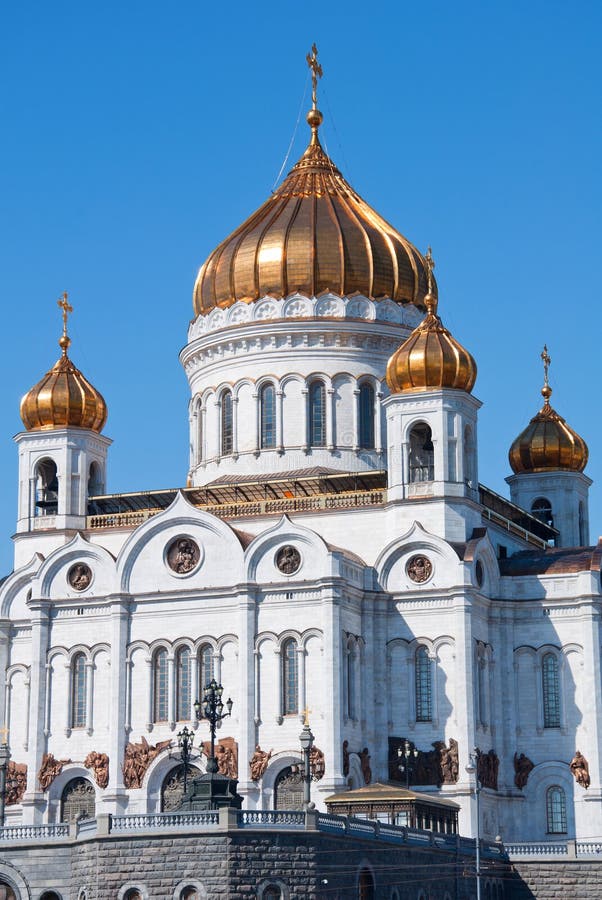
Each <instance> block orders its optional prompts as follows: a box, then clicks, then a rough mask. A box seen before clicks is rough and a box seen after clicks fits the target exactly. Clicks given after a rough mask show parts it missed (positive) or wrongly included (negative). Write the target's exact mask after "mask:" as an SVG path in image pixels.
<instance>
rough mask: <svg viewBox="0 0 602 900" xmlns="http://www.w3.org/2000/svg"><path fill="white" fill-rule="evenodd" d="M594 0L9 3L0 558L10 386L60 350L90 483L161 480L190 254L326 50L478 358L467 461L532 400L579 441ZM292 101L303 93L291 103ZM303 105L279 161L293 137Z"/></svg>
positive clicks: (363, 164) (329, 100)
mask: <svg viewBox="0 0 602 900" xmlns="http://www.w3.org/2000/svg"><path fill="white" fill-rule="evenodd" d="M601 19H602V14H601V10H600V4H599V3H596V2H593V0H592V2H582V3H574V4H567V3H562V4H561V3H558V2H545V3H544V2H540V0H534V2H531V3H528V4H526V3H524V2H520V3H519V2H516V0H511V2H504V3H501V2H498V3H477V2H472V3H462V2H460V3H454V4H452V3H449V2H438V3H437V2H435V3H433V2H423V3H420V4H416V3H412V4H410V3H408V4H404V3H398V2H389V3H372V4H366V3H361V4H360V3H354V2H346V3H342V2H341V3H324V4H310V5H308V4H305V5H303V4H299V3H288V2H284V0H281V2H270V3H248V2H247V3H229V4H223V5H221V6H218V5H217V4H207V3H204V2H201V0H197V2H189V0H180V2H177V3H171V4H167V3H157V2H153V0H145V2H144V3H143V2H120V3H115V2H111V0H107V2H104V3H102V4H100V3H98V4H88V3H81V2H80V3H75V2H73V3H64V2H60V0H58V2H54V3H52V4H49V3H42V2H35V3H34V2H28V0H24V2H22V3H14V2H13V3H7V4H5V5H4V7H3V11H2V18H1V21H0V95H1V108H0V115H1V122H2V135H3V137H2V141H1V142H0V163H1V164H0V179H1V183H0V197H1V201H0V209H1V219H0V258H1V265H0V286H1V293H2V311H3V318H4V327H3V334H4V341H3V351H2V356H1V363H0V365H1V370H2V377H1V378H0V411H1V423H0V424H1V428H0V465H1V471H2V490H1V492H0V528H1V533H2V534H4V535H5V538H4V539H3V541H2V543H1V546H0V571H1V572H2V573H5V572H7V571H9V570H10V568H11V545H10V540H9V535H10V534H12V532H13V530H14V522H15V518H16V476H17V453H16V448H15V446H14V445H13V443H12V441H11V438H12V435H13V434H15V433H16V432H17V431H18V430H19V429H20V419H19V415H18V406H19V399H20V397H21V395H22V394H23V393H24V392H25V391H26V390H28V389H29V387H30V386H31V385H32V384H33V383H34V382H35V381H37V380H38V379H39V378H40V377H41V375H42V374H43V373H44V372H45V371H46V370H47V369H48V368H49V367H50V366H51V365H52V363H53V362H54V361H55V359H56V358H57V356H58V353H59V349H58V346H57V343H56V341H57V338H58V336H59V331H60V320H59V311H58V309H57V306H56V299H57V298H58V297H59V295H60V294H61V293H62V291H64V290H67V291H69V295H70V300H71V301H72V303H73V305H74V307H75V313H74V314H73V316H72V321H71V333H72V337H73V345H72V348H71V350H72V354H71V355H72V357H73V359H74V362H75V363H76V364H77V365H78V366H79V367H80V368H81V369H82V370H83V371H84V373H85V374H86V375H87V376H88V378H90V380H91V381H92V382H93V383H94V384H95V385H96V386H97V387H98V388H99V389H100V390H101V391H102V392H103V394H104V395H105V397H106V399H107V402H108V406H109V420H108V423H107V426H106V428H105V434H107V435H109V436H110V437H112V438H113V440H114V444H113V446H112V448H111V450H110V464H109V484H108V488H109V490H111V491H125V490H137V489H146V488H160V487H173V486H178V485H182V484H183V483H184V481H185V478H186V470H187V463H188V435H187V402H188V387H187V383H186V379H185V377H184V374H183V371H182V370H181V368H180V364H179V362H178V351H179V350H180V348H181V346H182V345H183V344H184V342H185V340H186V329H187V324H188V320H189V318H190V316H191V314H192V305H191V292H192V286H193V282H194V278H195V275H196V272H197V270H198V268H199V266H200V265H201V263H202V262H203V260H204V259H205V257H206V256H207V255H208V254H209V252H210V251H211V250H212V249H213V247H214V246H215V245H216V244H217V243H219V241H221V239H222V238H223V237H225V236H226V234H228V233H229V232H230V231H231V230H232V229H233V228H234V227H235V226H237V225H238V224H239V223H240V222H241V221H242V220H243V219H244V218H246V217H247V215H248V214H249V213H251V212H252V211H253V210H254V209H255V208H256V207H257V206H258V205H259V204H260V203H261V202H263V200H264V199H265V198H266V197H267V196H268V194H269V191H270V190H271V188H272V186H273V184H274V181H275V179H276V176H277V174H278V172H279V170H280V167H281V165H282V163H283V160H284V158H285V155H286V151H287V148H288V146H289V142H290V140H291V136H292V134H293V131H294V128H295V123H296V121H297V116H298V113H299V107H300V104H301V102H302V99H303V95H304V92H305V91H306V90H307V69H306V66H305V54H306V52H307V51H308V49H309V48H310V46H311V43H312V42H313V41H314V40H315V41H316V42H317V44H318V47H319V51H320V58H321V61H322V64H323V66H324V72H325V75H324V78H323V81H322V84H321V95H320V102H319V105H320V108H321V109H322V111H323V112H324V115H325V122H324V126H323V129H322V132H323V136H324V138H325V141H326V144H327V147H328V150H329V151H330V153H331V155H332V156H333V158H334V160H335V161H336V163H337V165H339V167H340V168H341V169H342V171H343V172H344V174H345V175H346V177H347V178H348V180H350V181H351V183H352V184H353V185H354V187H355V188H356V190H358V191H359V193H361V194H362V195H363V196H364V197H365V198H366V199H367V200H368V201H369V202H370V203H371V204H372V205H373V206H374V207H375V208H376V209H377V210H378V211H379V212H380V213H381V214H382V215H384V216H385V218H387V219H388V220H390V221H391V222H392V223H393V224H394V225H395V226H396V227H397V228H398V229H399V230H400V231H401V232H402V233H403V234H405V235H406V236H407V237H408V238H409V239H410V240H411V241H412V242H413V243H415V244H416V245H417V246H418V247H420V248H421V249H423V250H424V249H425V248H426V246H427V245H428V244H429V243H430V244H432V246H433V252H434V255H435V259H436V262H437V269H436V274H437V278H438V282H439V289H440V290H439V293H440V312H441V315H442V317H443V319H444V322H445V323H446V324H447V325H448V327H449V328H450V329H451V330H452V332H453V334H454V335H455V336H456V337H457V338H458V339H459V340H461V341H462V342H463V343H464V344H465V345H466V346H467V347H468V348H469V349H470V350H471V351H472V353H473V354H474V356H475V357H476V359H477V362H478V365H479V378H478V380H477V385H476V388H475V393H476V395H477V396H478V397H479V398H480V399H481V400H482V401H483V402H484V406H483V409H482V410H481V414H480V442H479V454H480V478H481V481H483V482H484V483H485V484H487V485H489V486H490V487H492V488H494V489H495V490H498V491H500V492H504V493H505V492H506V486H505V484H504V480H503V479H504V476H506V475H507V474H509V469H508V462H507V450H508V446H509V444H510V443H511V441H512V440H513V438H514V437H515V436H516V434H517V433H518V432H519V431H520V430H521V429H522V428H523V427H524V426H525V425H526V423H527V421H528V419H529V418H530V417H531V416H532V415H533V414H534V413H535V412H536V411H537V409H538V407H539V404H540V401H541V397H540V395H539V389H540V387H541V382H542V370H541V362H540V359H539V354H540V351H541V348H542V345H543V343H544V341H545V342H547V344H548V347H549V349H550V353H551V356H552V360H553V361H552V367H551V372H550V377H551V382H552V386H553V388H554V395H553V397H552V403H553V405H554V406H555V407H556V409H557V410H558V412H560V413H561V415H564V416H565V418H566V419H567V420H568V422H569V423H570V424H571V425H572V426H573V427H574V428H575V429H576V430H577V431H579V433H580V434H582V435H583V437H584V438H585V439H586V440H587V442H588V444H589V447H590V456H591V461H590V464H589V466H588V469H587V472H588V474H589V475H590V476H591V477H592V478H594V479H595V481H596V484H595V485H594V489H593V490H592V494H591V507H590V508H591V524H592V534H591V539H592V541H595V540H596V539H597V536H598V534H599V533H602V511H601V509H600V505H601V498H602V493H601V488H600V485H601V484H602V428H601V426H600V414H599V409H598V407H599V403H598V392H597V389H598V384H599V380H600V379H599V370H600V365H599V357H600V330H601V329H600V326H601V324H602V316H601V314H600V304H599V293H600V288H599V285H598V281H597V273H598V271H599V264H598V254H599V248H600V243H601V240H600V239H601V227H600V226H601V215H600V213H601V209H602V204H601V200H602V197H601V195H602V188H601V184H602V178H601V175H600V160H601V159H602V146H601V145H602V133H601V127H600V88H601V77H600V53H599V47H600V40H601ZM307 107H308V95H307V94H306V96H305V103H304V105H303V111H305V109H306V108H307ZM306 139H307V127H306V126H305V123H304V120H303V118H302V119H301V124H300V126H299V129H298V131H297V134H296V138H295V144H294V148H293V151H292V154H291V157H290V160H289V164H292V162H294V160H295V158H296V157H297V156H298V155H299V154H300V153H301V152H302V150H303V149H304V144H305V142H306Z"/></svg>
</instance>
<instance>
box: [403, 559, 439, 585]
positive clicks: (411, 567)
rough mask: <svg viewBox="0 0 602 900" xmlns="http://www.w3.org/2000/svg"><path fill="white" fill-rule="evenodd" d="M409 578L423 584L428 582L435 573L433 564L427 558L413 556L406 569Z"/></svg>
mask: <svg viewBox="0 0 602 900" xmlns="http://www.w3.org/2000/svg"><path fill="white" fill-rule="evenodd" d="M406 572H407V573H408V578H411V580H412V581H415V582H416V583H417V584H421V583H422V582H423V581H427V580H428V579H429V578H430V577H431V574H432V572H433V564H432V562H431V561H430V559H429V558H428V557H427V556H413V557H412V558H411V559H410V560H409V562H408V564H407V567H406Z"/></svg>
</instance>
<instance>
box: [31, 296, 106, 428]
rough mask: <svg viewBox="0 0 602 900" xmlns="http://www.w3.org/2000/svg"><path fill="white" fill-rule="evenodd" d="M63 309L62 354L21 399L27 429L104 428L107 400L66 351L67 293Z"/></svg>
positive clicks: (62, 302) (70, 309)
mask: <svg viewBox="0 0 602 900" xmlns="http://www.w3.org/2000/svg"><path fill="white" fill-rule="evenodd" d="M59 306H60V307H62V310H63V333H62V335H61V337H60V338H59V345H60V347H61V350H62V351H63V352H62V355H61V357H60V359H59V360H57V362H56V363H55V364H54V366H53V367H52V369H50V371H49V372H47V373H46V375H44V377H43V378H42V379H41V381H38V383H37V384H36V385H34V387H32V388H31V390H30V391H28V393H27V394H25V396H24V397H23V399H22V400H21V410H20V411H21V418H22V419H23V424H24V425H25V428H26V429H27V431H49V430H50V429H53V428H89V429H90V430H91V431H96V432H101V431H102V429H103V427H104V425H105V422H106V421H107V404H106V403H105V401H104V398H103V396H102V394H100V393H99V392H98V391H97V390H96V388H94V387H93V386H92V385H91V384H90V382H89V381H88V379H87V378H85V377H84V375H82V373H81V372H80V371H79V369H77V368H76V367H75V366H74V365H73V363H72V362H71V360H70V359H69V357H68V355H67V350H68V349H69V345H70V344H71V339H70V338H69V337H68V336H67V313H69V312H72V311H73V309H72V307H71V306H70V305H69V304H68V303H67V294H64V295H63V297H62V299H61V300H59Z"/></svg>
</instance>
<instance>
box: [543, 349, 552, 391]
mask: <svg viewBox="0 0 602 900" xmlns="http://www.w3.org/2000/svg"><path fill="white" fill-rule="evenodd" d="M541 358H542V360H543V380H544V384H545V385H546V387H547V386H548V384H549V381H548V369H549V368H550V363H551V362H552V358H551V357H550V354H549V353H548V347H547V345H546V344H544V345H543V350H542V352H541Z"/></svg>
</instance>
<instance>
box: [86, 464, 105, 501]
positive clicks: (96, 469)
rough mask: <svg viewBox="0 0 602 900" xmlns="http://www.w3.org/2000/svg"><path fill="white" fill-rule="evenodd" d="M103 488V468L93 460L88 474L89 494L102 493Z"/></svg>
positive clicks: (90, 495) (91, 495)
mask: <svg viewBox="0 0 602 900" xmlns="http://www.w3.org/2000/svg"><path fill="white" fill-rule="evenodd" d="M103 489H104V485H103V483H102V470H101V468H100V466H99V465H98V463H97V462H93V463H91V465H90V472H89V475H88V496H89V497H95V496H97V495H98V494H102V492H103Z"/></svg>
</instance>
